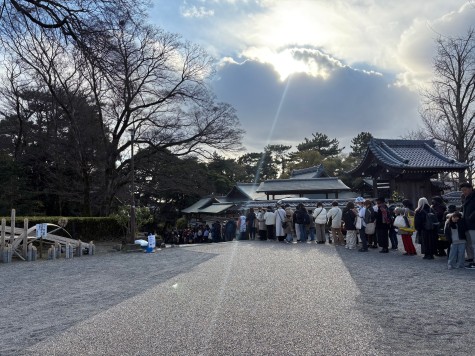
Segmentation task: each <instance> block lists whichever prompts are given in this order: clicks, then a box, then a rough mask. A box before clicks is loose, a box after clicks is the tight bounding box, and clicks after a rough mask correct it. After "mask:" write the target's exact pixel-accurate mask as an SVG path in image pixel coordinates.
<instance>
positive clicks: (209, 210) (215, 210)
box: [199, 204, 235, 214]
mask: <svg viewBox="0 0 475 356" xmlns="http://www.w3.org/2000/svg"><path fill="white" fill-rule="evenodd" d="M233 206H235V205H234V204H213V205H210V206H208V207H206V208H203V209H200V210H199V213H203V214H219V213H221V212H223V211H225V210H228V209H230V208H232V207H233Z"/></svg>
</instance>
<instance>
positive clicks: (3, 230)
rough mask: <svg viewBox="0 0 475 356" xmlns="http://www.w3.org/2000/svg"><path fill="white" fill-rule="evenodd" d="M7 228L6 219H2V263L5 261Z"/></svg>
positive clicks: (0, 249) (0, 245)
mask: <svg viewBox="0 0 475 356" xmlns="http://www.w3.org/2000/svg"><path fill="white" fill-rule="evenodd" d="M5 226H6V219H5V218H2V233H1V235H0V261H3V251H5V248H6V245H5Z"/></svg>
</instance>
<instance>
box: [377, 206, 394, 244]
mask: <svg viewBox="0 0 475 356" xmlns="http://www.w3.org/2000/svg"><path fill="white" fill-rule="evenodd" d="M376 204H377V205H378V211H377V212H376V236H377V238H378V244H379V247H381V251H379V252H381V253H388V252H389V227H390V225H391V217H390V213H389V209H388V206H387V205H386V203H385V200H384V198H383V197H379V198H378V199H376Z"/></svg>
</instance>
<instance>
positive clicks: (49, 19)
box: [0, 0, 146, 53]
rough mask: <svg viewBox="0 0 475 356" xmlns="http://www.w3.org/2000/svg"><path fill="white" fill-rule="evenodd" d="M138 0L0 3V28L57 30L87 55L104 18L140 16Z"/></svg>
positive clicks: (20, 0)
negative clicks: (121, 13)
mask: <svg viewBox="0 0 475 356" xmlns="http://www.w3.org/2000/svg"><path fill="white" fill-rule="evenodd" d="M145 4H146V1H142V0H42V1H37V0H3V1H0V26H10V25H11V23H15V26H32V27H39V28H42V29H47V30H59V31H60V33H62V34H63V36H64V37H65V38H66V39H68V40H72V42H73V43H74V44H75V45H76V46H77V47H78V48H81V49H82V50H83V51H84V52H89V53H92V52H91V51H90V48H91V47H92V46H93V44H94V43H95V42H97V41H98V40H99V38H100V37H102V35H103V34H105V31H107V30H108V29H107V28H106V27H105V26H104V25H105V22H104V18H105V17H106V16H107V14H108V13H109V12H111V11H116V9H123V10H122V11H124V12H129V13H141V11H142V9H143V5H145Z"/></svg>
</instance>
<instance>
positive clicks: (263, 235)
mask: <svg viewBox="0 0 475 356" xmlns="http://www.w3.org/2000/svg"><path fill="white" fill-rule="evenodd" d="M264 215H265V212H264V209H262V208H259V210H258V212H257V225H258V229H259V240H261V241H264V240H267V229H266V219H265V218H264Z"/></svg>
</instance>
